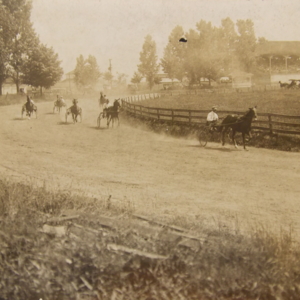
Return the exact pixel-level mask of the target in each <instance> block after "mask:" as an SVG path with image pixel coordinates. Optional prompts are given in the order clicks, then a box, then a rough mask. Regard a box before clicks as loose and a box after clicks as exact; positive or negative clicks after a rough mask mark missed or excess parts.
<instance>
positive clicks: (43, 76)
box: [22, 44, 63, 94]
mask: <svg viewBox="0 0 300 300" xmlns="http://www.w3.org/2000/svg"><path fill="white" fill-rule="evenodd" d="M60 63H61V62H60V61H59V60H58V55H57V54H56V53H55V52H54V50H53V49H52V48H48V47H47V46H45V45H43V44H40V45H39V46H37V47H35V49H33V50H32V52H31V53H30V55H29V57H28V60H27V61H26V63H25V64H24V67H23V70H24V74H23V75H22V81H23V82H24V83H25V84H29V85H32V86H34V87H40V91H41V94H42V91H43V88H50V87H51V86H53V85H54V84H55V83H56V82H58V81H59V80H60V79H61V77H62V75H63V69H62V68H61V66H60Z"/></svg>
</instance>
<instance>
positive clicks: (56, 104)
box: [53, 99, 66, 113]
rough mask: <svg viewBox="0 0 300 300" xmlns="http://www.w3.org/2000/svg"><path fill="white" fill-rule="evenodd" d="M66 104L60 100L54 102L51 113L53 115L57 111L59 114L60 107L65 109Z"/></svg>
mask: <svg viewBox="0 0 300 300" xmlns="http://www.w3.org/2000/svg"><path fill="white" fill-rule="evenodd" d="M65 106H66V103H65V101H64V100H62V99H58V100H55V101H54V106H53V113H55V111H58V112H59V113H60V110H61V108H62V107H65Z"/></svg>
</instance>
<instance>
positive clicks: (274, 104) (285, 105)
mask: <svg viewBox="0 0 300 300" xmlns="http://www.w3.org/2000/svg"><path fill="white" fill-rule="evenodd" d="M139 104H141V105H143V106H150V107H162V108H182V109H191V110H192V109H195V110H196V109H200V110H201V109H203V110H209V109H211V106H212V105H217V106H218V108H219V110H231V111H242V112H244V111H246V110H247V109H248V108H249V107H253V106H255V105H257V106H258V113H277V114H286V115H299V111H300V90H276V91H266V92H247V93H246V92H245V93H225V94H222V93H202V94H200V95H177V96H168V95H166V96H165V97H162V98H158V99H150V100H149V99H148V100H143V101H140V103H139Z"/></svg>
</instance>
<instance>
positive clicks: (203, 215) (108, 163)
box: [0, 100, 300, 238]
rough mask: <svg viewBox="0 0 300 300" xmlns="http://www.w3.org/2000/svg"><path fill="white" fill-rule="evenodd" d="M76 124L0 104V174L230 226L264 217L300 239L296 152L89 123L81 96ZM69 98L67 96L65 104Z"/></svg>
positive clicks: (92, 115) (90, 113) (93, 115)
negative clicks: (223, 144) (80, 112)
mask: <svg viewBox="0 0 300 300" xmlns="http://www.w3.org/2000/svg"><path fill="white" fill-rule="evenodd" d="M79 104H80V105H81V106H82V108H83V116H84V119H83V123H79V124H75V125H74V124H71V123H69V124H67V125H66V124H65V123H64V122H63V120H64V114H63V112H61V114H60V115H58V114H56V115H54V114H52V108H53V107H52V103H42V104H39V105H38V109H39V117H38V119H34V118H32V119H31V120H27V119H25V120H21V119H20V110H21V106H20V105H18V106H8V107H1V108H0V172H1V173H2V174H5V176H17V177H19V176H20V178H21V177H22V178H24V176H25V177H26V178H32V180H33V181H34V180H35V179H37V180H39V179H40V180H45V182H46V183H47V184H49V185H50V184H52V185H55V186H56V187H57V189H65V188H70V186H72V187H73V188H75V189H77V190H78V191H82V192H85V193H88V194H90V195H95V196H104V197H106V196H108V195H112V199H113V200H114V199H115V200H116V201H122V202H123V203H128V205H132V206H134V207H135V208H136V210H137V211H139V212H142V213H145V214H151V213H156V214H166V215H168V216H170V215H171V216H174V217H176V216H179V215H184V216H188V217H189V218H195V220H198V222H204V223H210V224H213V225H215V226H225V225H224V224H226V226H229V227H230V228H232V229H243V228H249V226H256V225H257V224H264V226H266V227H267V228H272V229H273V230H274V231H276V232H279V231H280V228H281V227H283V228H289V226H292V228H293V229H294V230H295V234H296V236H297V238H298V237H300V218H299V213H300V201H299V198H300V197H299V196H300V186H299V179H300V172H299V170H300V168H299V167H300V163H299V160H300V155H299V154H298V153H285V152H279V151H271V150H266V149H256V148H250V151H248V152H246V151H243V150H235V149H234V148H233V147H232V146H231V145H227V146H226V147H221V146H220V145H219V144H211V145H208V147H206V148H200V147H199V146H198V143H197V141H196V140H184V139H174V138H170V137H164V136H161V135H157V134H154V133H151V132H147V131H143V130H141V129H139V128H132V127H130V126H127V125H125V124H121V126H120V127H119V128H114V129H109V130H107V129H105V124H102V128H101V129H97V128H96V119H97V115H98V111H99V109H98V106H97V101H96V100H95V101H86V102H85V103H84V104H82V103H79ZM70 105H71V103H70V102H69V103H68V106H70Z"/></svg>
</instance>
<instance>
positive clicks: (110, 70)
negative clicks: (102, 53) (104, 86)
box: [108, 59, 112, 88]
mask: <svg viewBox="0 0 300 300" xmlns="http://www.w3.org/2000/svg"><path fill="white" fill-rule="evenodd" d="M108 70H109V72H110V77H111V79H110V88H112V66H111V59H109V67H108Z"/></svg>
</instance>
